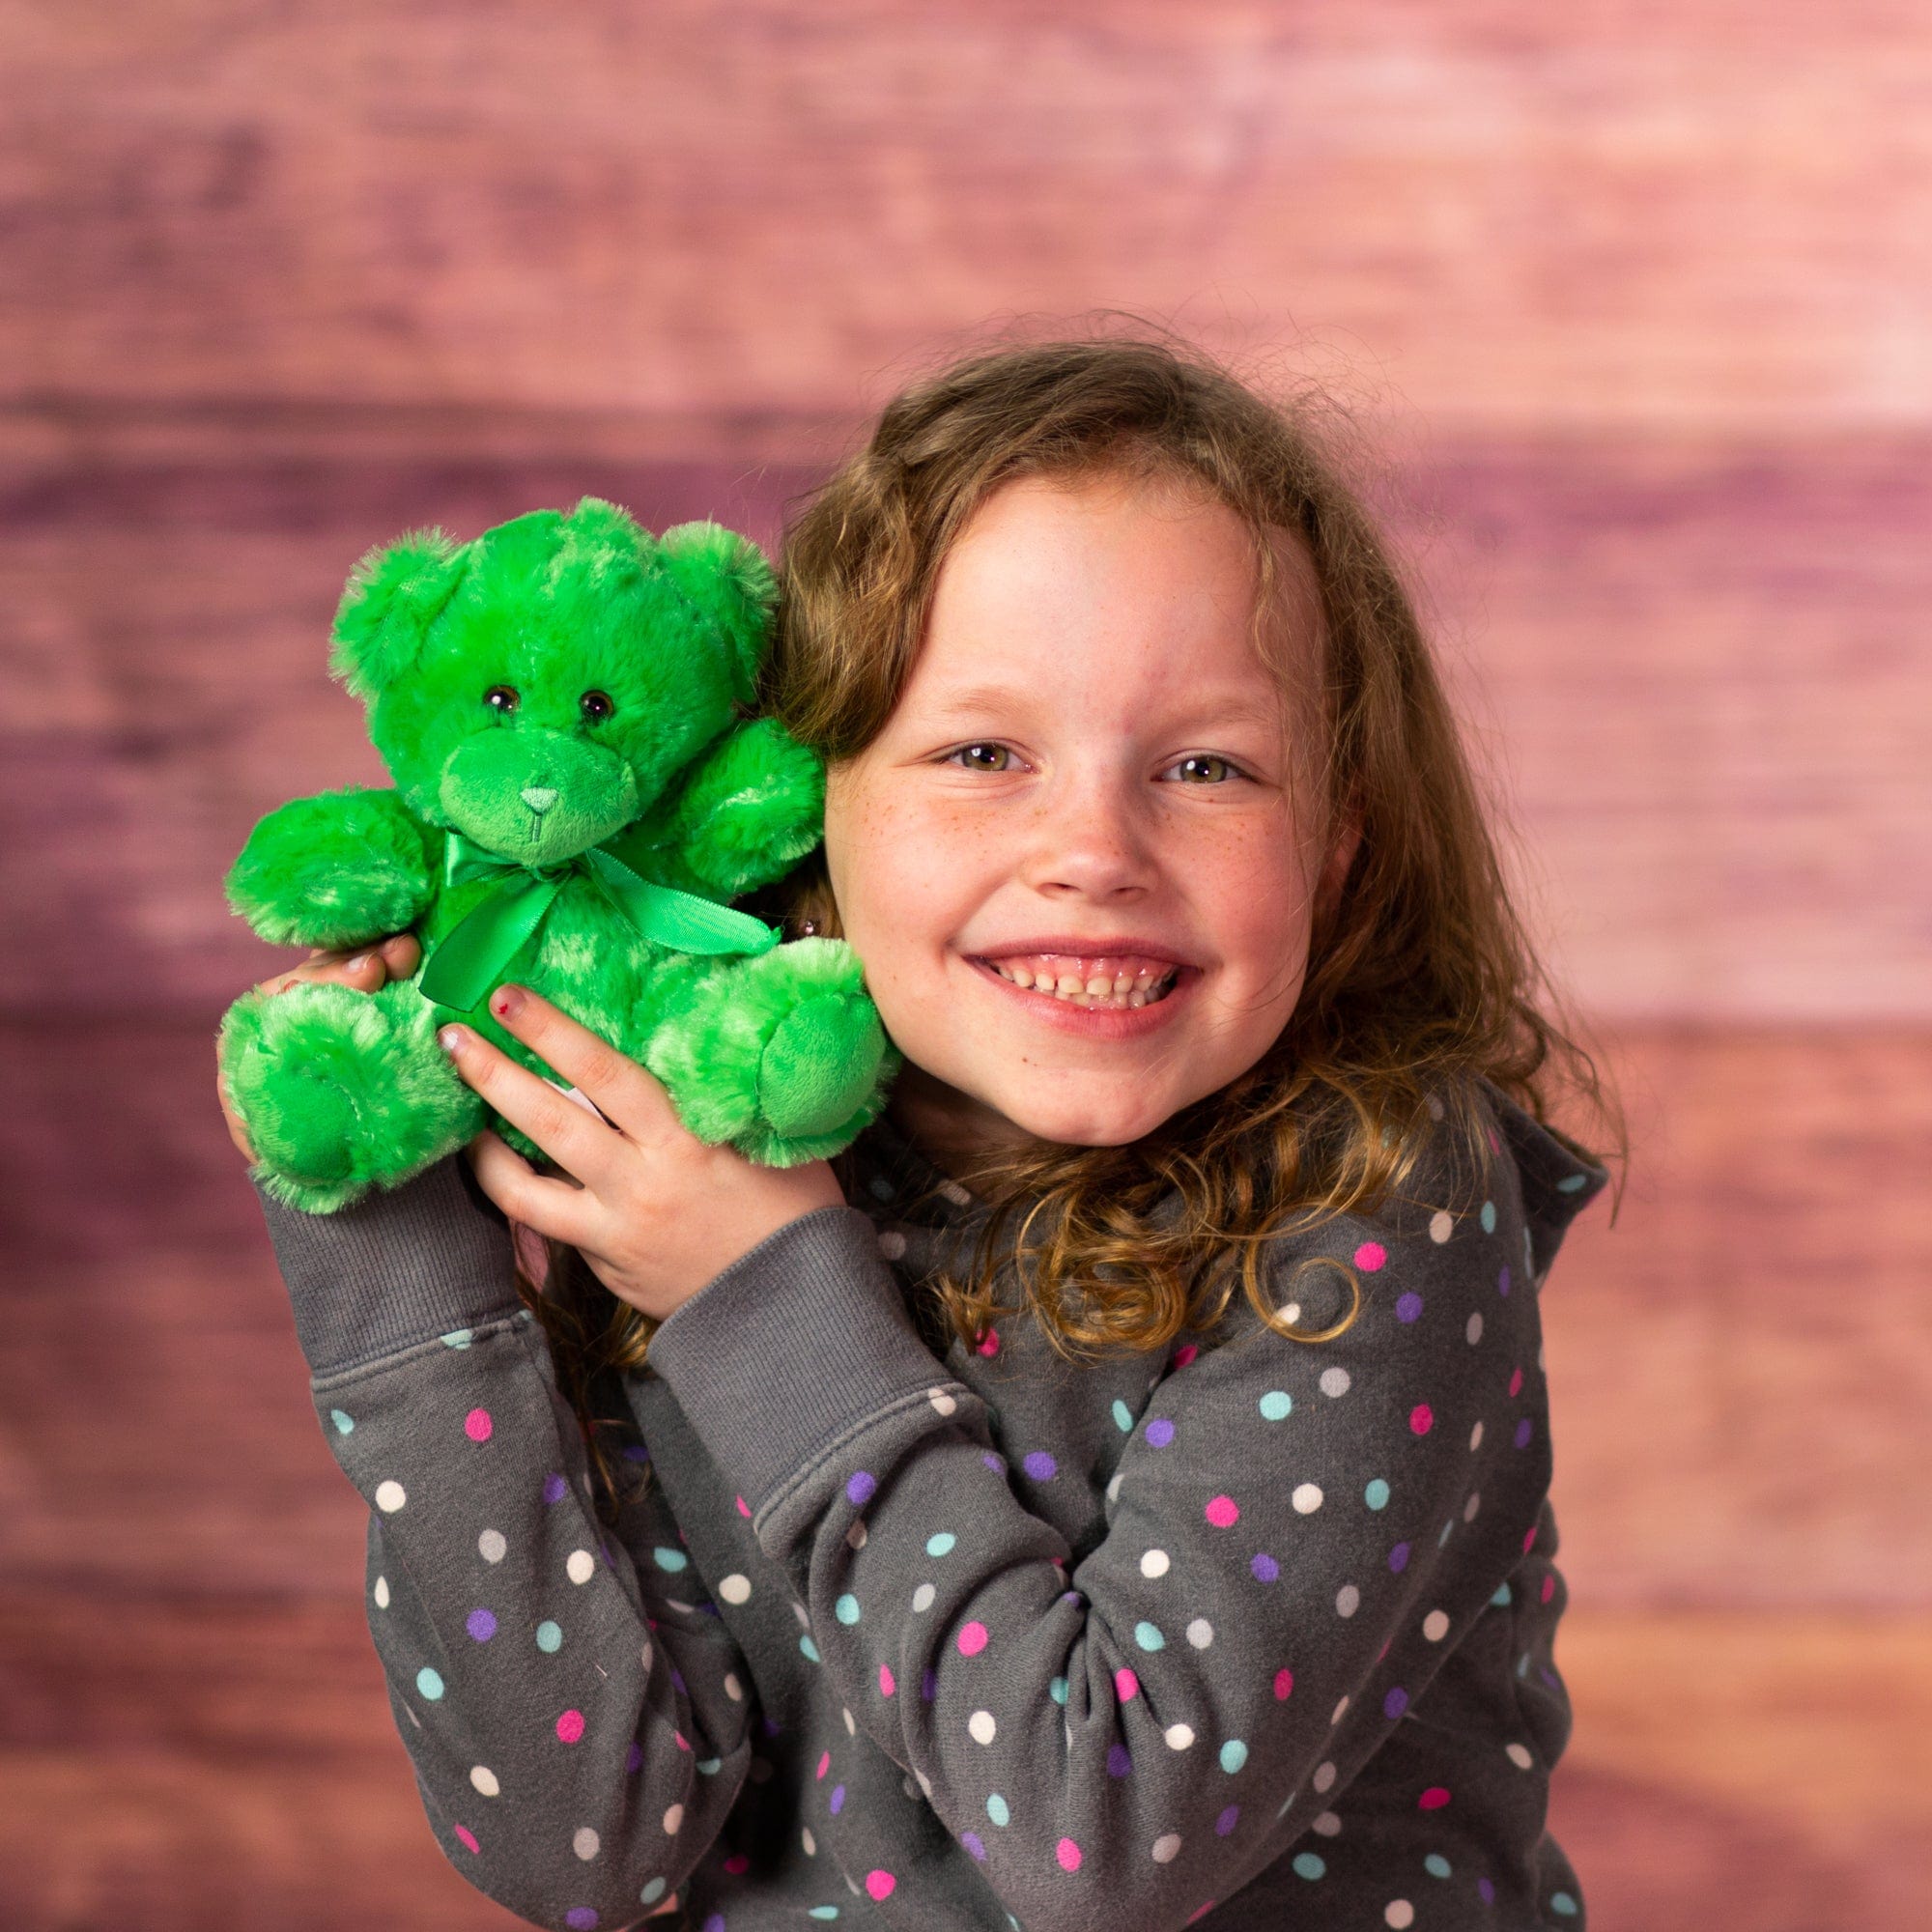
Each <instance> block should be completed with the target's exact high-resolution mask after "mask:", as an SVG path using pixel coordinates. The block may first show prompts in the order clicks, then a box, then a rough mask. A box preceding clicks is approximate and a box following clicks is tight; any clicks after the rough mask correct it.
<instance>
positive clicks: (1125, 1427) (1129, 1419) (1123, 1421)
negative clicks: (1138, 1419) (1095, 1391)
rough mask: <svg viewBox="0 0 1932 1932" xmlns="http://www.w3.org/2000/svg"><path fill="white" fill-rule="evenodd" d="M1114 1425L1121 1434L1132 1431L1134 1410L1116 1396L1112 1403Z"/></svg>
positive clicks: (1128, 1433)
mask: <svg viewBox="0 0 1932 1932" xmlns="http://www.w3.org/2000/svg"><path fill="white" fill-rule="evenodd" d="M1114 1427H1115V1428H1116V1429H1118V1430H1119V1431H1120V1432H1121V1434H1122V1435H1132V1434H1133V1433H1134V1412H1133V1410H1132V1409H1130V1408H1129V1407H1128V1406H1126V1404H1125V1403H1123V1402H1122V1401H1120V1400H1119V1399H1118V1398H1116V1399H1115V1403H1114Z"/></svg>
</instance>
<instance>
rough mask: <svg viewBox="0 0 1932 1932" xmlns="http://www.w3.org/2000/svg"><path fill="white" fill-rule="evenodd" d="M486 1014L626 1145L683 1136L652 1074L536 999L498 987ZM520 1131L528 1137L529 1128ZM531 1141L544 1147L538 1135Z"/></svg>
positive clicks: (523, 989)
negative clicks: (669, 1135) (589, 1104)
mask: <svg viewBox="0 0 1932 1932" xmlns="http://www.w3.org/2000/svg"><path fill="white" fill-rule="evenodd" d="M490 1011H491V1013H492V1015H493V1016H494V1017H495V1019H496V1020H497V1024H498V1025H499V1026H500V1027H502V1029H503V1030H504V1032H505V1033H510V1034H514V1035H515V1036H516V1037H517V1038H518V1039H520V1040H522V1041H523V1043H524V1044H525V1045H526V1046H527V1047H528V1048H529V1049H530V1051H531V1052H532V1053H534V1054H536V1055H537V1056H538V1057H539V1058H540V1059H541V1060H543V1061H544V1062H545V1063H546V1064H547V1065H551V1066H554V1068H555V1069H556V1070H557V1072H558V1073H560V1074H561V1075H562V1076H563V1078H564V1079H565V1080H566V1081H567V1082H568V1083H569V1084H570V1085H571V1086H573V1087H576V1088H577V1089H578V1090H579V1091H580V1092H581V1093H582V1094H584V1095H585V1096H586V1097H587V1098H588V1099H590V1100H591V1101H593V1102H594V1103H595V1104H596V1106H597V1109H598V1111H599V1112H600V1113H602V1114H603V1115H604V1117H605V1119H607V1120H608V1121H610V1122H611V1124H612V1125H613V1126H615V1127H617V1128H619V1129H621V1130H622V1132H623V1133H625V1134H626V1135H627V1136H629V1138H630V1139H632V1140H634V1141H637V1142H639V1144H640V1145H645V1144H648V1143H650V1142H652V1141H655V1140H659V1139H662V1138H663V1137H664V1136H665V1135H666V1134H667V1133H670V1132H677V1133H683V1132H685V1131H686V1129H685V1126H684V1123H683V1122H681V1121H680V1120H679V1119H678V1117H677V1110H676V1108H674V1107H673V1106H672V1105H671V1103H670V1095H669V1094H667V1093H666V1092H665V1090H664V1088H663V1087H662V1086H661V1085H660V1084H659V1082H658V1080H657V1078H656V1077H655V1076H654V1075H653V1074H651V1073H650V1072H648V1071H647V1070H646V1069H645V1068H643V1067H641V1066H639V1065H638V1063H637V1062H636V1061H635V1060H633V1059H632V1058H631V1057H630V1055H629V1054H626V1053H619V1052H618V1051H617V1049H616V1048H615V1047H614V1046H612V1045H611V1043H610V1041H609V1040H607V1039H603V1038H601V1037H599V1036H598V1035H596V1034H594V1033H592V1032H591V1031H590V1029H589V1028H588V1027H585V1026H580V1025H579V1024H578V1023H577V1021H575V1020H574V1019H572V1018H571V1017H570V1015H569V1014H568V1013H566V1012H563V1011H561V1010H560V1009H558V1008H556V1007H554V1006H552V1005H551V1003H550V1002H549V1001H548V1000H546V999H544V998H543V997H542V996H541V995H540V994H536V993H533V992H531V991H530V990H529V988H528V987H526V986H498V987H497V990H496V991H495V992H494V993H492V994H491V995H490ZM544 1084H545V1085H548V1084H549V1083H548V1082H546V1083H544ZM553 1091H554V1090H553ZM579 1111H581V1110H579ZM517 1124H518V1125H519V1126H523V1124H524V1123H523V1122H521V1121H519V1122H517ZM524 1131H525V1132H526V1133H529V1129H528V1128H527V1127H525V1128H524ZM530 1138H531V1139H532V1140H535V1141H537V1142H538V1144H539V1145H540V1146H541V1145H542V1142H541V1140H540V1137H539V1136H537V1135H536V1134H533V1133H532V1134H530ZM563 1165H564V1166H566V1167H569V1166H570V1163H569V1161H567V1160H566V1161H564V1162H563ZM572 1171H573V1172H577V1170H575V1169H573V1170H572Z"/></svg>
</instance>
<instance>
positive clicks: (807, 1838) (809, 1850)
mask: <svg viewBox="0 0 1932 1932" xmlns="http://www.w3.org/2000/svg"><path fill="white" fill-rule="evenodd" d="M798 1841H799V1843H800V1844H802V1845H803V1846H804V1847H805V1855H806V1857H807V1858H809V1859H815V1858H816V1857H817V1856H818V1840H817V1839H816V1838H814V1837H813V1836H812V1835H811V1827H810V1825H808V1826H807V1827H806V1828H805V1830H804V1831H802V1832H801V1833H799V1834H798Z"/></svg>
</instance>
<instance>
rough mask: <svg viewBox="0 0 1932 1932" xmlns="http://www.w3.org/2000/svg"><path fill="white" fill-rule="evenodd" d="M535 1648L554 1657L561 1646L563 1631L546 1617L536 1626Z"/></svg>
mask: <svg viewBox="0 0 1932 1932" xmlns="http://www.w3.org/2000/svg"><path fill="white" fill-rule="evenodd" d="M537 1648H538V1649H539V1650H541V1651H546V1652H548V1653H549V1654H550V1655H551V1656H553V1657H554V1656H555V1655H556V1653H557V1652H558V1651H560V1650H561V1649H562V1648H563V1632H562V1630H561V1629H560V1628H558V1626H557V1625H555V1624H554V1623H551V1622H550V1621H549V1620H548V1619H546V1620H545V1621H544V1622H543V1623H540V1624H539V1625H538V1626H537Z"/></svg>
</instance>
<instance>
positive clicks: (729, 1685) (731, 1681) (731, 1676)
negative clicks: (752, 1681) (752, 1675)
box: [725, 1670, 745, 1704]
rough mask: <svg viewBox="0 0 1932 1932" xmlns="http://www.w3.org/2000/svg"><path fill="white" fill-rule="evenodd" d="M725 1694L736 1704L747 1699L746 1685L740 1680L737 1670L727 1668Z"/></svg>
mask: <svg viewBox="0 0 1932 1932" xmlns="http://www.w3.org/2000/svg"><path fill="white" fill-rule="evenodd" d="M725 1696H727V1697H728V1698H730V1700H731V1701H732V1703H734V1704H742V1703H743V1702H744V1701H745V1687H744V1686H743V1685H742V1684H740V1683H739V1682H738V1673H737V1672H736V1671H735V1670H727V1671H726V1672H725Z"/></svg>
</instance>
